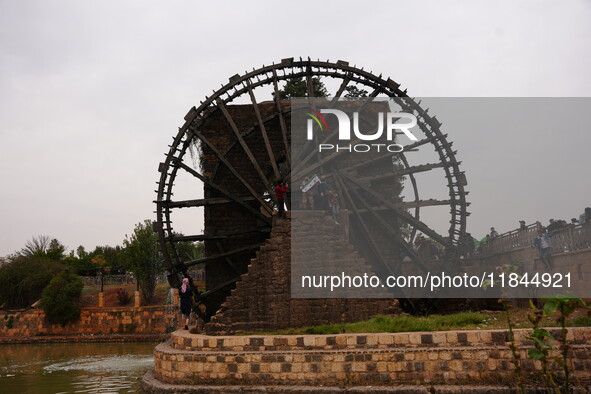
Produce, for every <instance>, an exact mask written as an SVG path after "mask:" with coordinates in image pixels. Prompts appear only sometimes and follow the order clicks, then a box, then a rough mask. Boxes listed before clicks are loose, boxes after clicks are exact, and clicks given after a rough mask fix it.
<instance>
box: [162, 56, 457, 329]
mask: <svg viewBox="0 0 591 394" xmlns="http://www.w3.org/2000/svg"><path fill="white" fill-rule="evenodd" d="M294 78H303V79H304V80H305V82H306V86H307V96H308V97H312V96H314V88H313V85H314V83H313V81H314V79H315V78H322V79H323V80H326V81H331V82H332V83H333V84H334V86H335V90H334V91H333V92H329V96H330V97H331V98H333V99H334V100H338V99H339V98H340V97H341V96H343V94H344V92H346V88H347V87H348V86H356V87H358V88H359V89H364V90H366V91H367V92H368V94H367V96H368V98H378V97H390V98H397V99H402V100H398V102H399V103H400V105H401V106H402V108H403V109H404V111H405V112H407V113H412V114H413V115H415V116H416V118H417V121H418V127H419V128H420V130H421V132H422V135H421V138H420V139H419V140H418V141H415V142H413V143H412V144H409V145H408V146H406V147H405V150H404V152H402V153H400V154H398V155H397V163H398V164H397V167H396V168H397V169H396V170H395V173H394V174H391V175H390V176H395V177H397V179H401V177H406V178H405V179H406V180H407V182H408V184H409V185H410V186H411V190H412V192H411V198H409V199H407V201H403V200H400V199H397V200H389V199H388V198H387V197H384V196H383V195H380V193H375V195H372V194H371V190H370V191H368V190H367V188H364V187H363V185H362V184H360V183H359V181H358V180H356V178H355V177H352V176H351V174H353V173H358V171H359V169H360V167H361V166H362V165H359V164H355V165H352V166H349V167H347V168H342V166H339V171H335V167H336V166H333V167H331V162H333V161H334V163H337V162H338V157H339V155H335V156H334V157H333V158H330V159H327V160H325V161H323V162H322V163H321V165H322V166H323V168H324V169H325V171H326V172H327V173H329V176H330V177H332V179H331V182H332V184H333V185H334V187H336V188H338V189H339V191H340V193H339V194H340V196H341V198H342V199H343V201H342V207H344V208H347V209H348V210H349V212H350V213H351V215H354V216H355V220H357V221H358V222H359V223H360V224H361V225H362V226H363V225H369V222H367V221H369V220H373V221H374V223H372V225H376V224H375V223H378V225H379V223H380V222H381V223H382V224H381V225H383V226H384V229H385V230H386V232H385V233H386V234H387V233H392V236H393V237H394V236H396V239H395V242H396V243H397V245H399V247H400V248H401V250H402V253H403V255H405V256H407V257H409V258H410V259H411V260H413V261H415V262H417V263H420V261H419V258H418V256H417V255H416V253H415V251H414V250H413V248H412V244H413V242H414V240H415V237H416V236H417V234H418V233H422V234H424V235H426V236H427V237H429V238H431V240H432V241H433V242H435V243H437V244H439V245H440V246H441V247H442V248H445V250H446V251H447V252H448V253H452V252H455V251H457V249H458V247H459V246H460V244H461V243H462V242H463V237H464V234H465V231H466V217H467V215H468V213H467V211H466V208H467V206H468V203H467V202H466V194H467V192H466V191H465V190H464V187H465V185H466V180H465V176H464V174H463V172H461V171H460V168H459V165H460V163H459V162H458V161H457V160H456V157H455V155H456V152H455V151H454V150H453V149H452V147H451V143H449V142H448V141H447V140H446V135H445V134H443V133H442V132H441V131H440V126H441V124H440V123H439V121H438V120H437V119H436V118H435V117H431V116H429V115H428V114H427V111H426V110H424V109H422V108H421V107H420V106H419V104H418V103H416V102H415V101H414V100H413V99H412V98H410V97H408V95H407V93H406V90H401V89H400V88H399V84H398V83H396V82H394V81H393V80H391V79H389V78H382V76H381V75H380V76H376V75H374V74H372V73H371V72H367V71H364V70H363V69H360V68H357V67H355V66H350V65H349V64H348V63H347V62H344V61H338V62H336V63H331V62H328V61H319V60H318V61H313V60H310V59H308V60H302V59H299V60H294V59H293V58H290V59H284V60H282V61H281V62H280V63H278V64H273V65H270V66H263V67H261V68H259V69H256V70H253V71H251V72H245V73H243V74H242V75H240V74H236V75H234V76H232V77H230V79H229V82H228V83H227V84H226V85H223V86H222V87H221V88H220V89H219V90H217V91H215V92H214V93H213V94H212V95H211V96H210V97H206V98H205V100H204V101H203V102H201V104H200V105H199V106H198V107H192V108H191V109H190V110H189V112H188V113H187V115H186V116H185V119H184V120H185V122H184V124H183V125H182V127H180V128H179V131H178V133H177V134H176V136H175V137H174V140H173V143H172V144H171V145H170V149H169V151H168V153H167V155H166V159H165V161H164V162H162V163H160V165H159V168H158V171H159V172H160V179H159V182H158V190H157V200H156V205H157V222H156V223H155V231H157V233H158V235H159V238H160V242H161V245H162V250H163V254H164V258H165V263H166V266H167V269H168V271H169V274H170V275H169V281H170V283H171V285H173V286H178V281H179V274H183V275H187V269H188V268H190V267H192V266H195V265H198V264H204V265H205V270H206V278H207V279H206V286H207V290H206V292H204V293H201V294H199V295H198V296H197V301H198V302H199V303H203V304H205V305H206V312H205V313H203V312H201V310H198V311H197V312H198V313H200V314H201V316H202V317H203V318H204V319H206V320H207V319H208V318H209V317H210V316H211V315H212V314H214V313H215V312H216V311H217V309H218V307H219V305H220V304H221V303H222V302H223V300H224V299H225V297H226V296H227V295H228V294H229V292H230V290H231V289H232V288H233V286H234V284H235V283H236V281H238V280H239V279H240V275H241V274H243V273H244V272H245V271H246V270H247V265H248V263H249V261H250V259H251V258H252V257H253V256H254V253H255V252H256V250H257V249H258V248H259V247H260V245H261V244H262V243H263V242H264V241H265V239H267V238H268V236H269V233H270V231H271V226H272V215H273V214H274V211H275V210H276V207H275V204H276V202H275V199H274V193H273V187H274V185H275V183H276V182H277V180H279V179H288V180H291V181H292V184H294V185H295V184H298V182H299V181H300V179H301V178H302V177H303V176H304V175H306V174H308V173H310V171H313V170H314V169H316V168H318V166H319V164H318V162H314V160H312V157H313V156H314V155H313V154H311V151H310V149H311V148H310V147H309V146H306V145H305V144H302V145H301V149H300V147H297V148H296V149H292V147H291V132H290V119H291V105H290V102H289V101H286V100H283V101H282V100H281V99H280V95H279V90H280V89H281V87H282V85H283V84H284V83H285V82H286V81H288V80H290V79H294ZM324 138H325V140H324V141H325V142H329V141H330V140H331V138H334V135H331V134H329V135H326V136H325V137H324ZM427 146H431V147H432V148H434V150H435V152H436V155H437V157H438V161H437V162H433V163H421V164H412V165H411V164H409V160H408V158H407V155H409V154H413V153H408V152H414V151H417V150H418V149H421V148H425V147H427ZM390 156H392V155H391V154H390ZM435 169H441V170H442V174H443V175H442V184H444V185H445V187H446V188H447V190H448V198H445V199H441V198H440V199H437V198H430V197H429V196H421V195H420V193H419V182H418V181H417V176H416V175H417V174H419V173H424V172H429V171H432V170H435ZM369 176H370V175H368V177H369ZM371 176H372V177H373V178H372V179H368V182H372V181H374V180H375V181H379V179H378V178H379V176H378V177H376V176H375V175H371ZM181 179H182V180H183V181H184V186H183V187H182V188H181V187H180V186H177V183H178V182H179V181H180V180H181ZM362 183H363V182H362ZM364 193H366V194H367V193H370V194H369V195H368V197H367V198H364V197H363V194H364ZM430 206H448V207H449V214H450V220H449V223H450V226H449V229H448V231H447V234H445V233H438V232H437V231H435V230H434V229H433V228H431V227H430V226H429V225H428V224H427V223H424V222H423V221H422V220H421V209H422V208H425V207H430ZM191 210H200V211H201V212H202V218H203V219H201V218H200V216H199V215H193V219H191V221H189V222H187V220H186V219H185V220H184V223H185V226H186V223H189V227H190V226H194V227H193V229H194V230H191V229H189V230H187V228H182V229H180V230H179V229H175V227H174V225H175V221H177V217H181V215H182V213H183V212H190V211H191ZM377 211H380V212H382V213H381V214H379V215H376V214H375V213H373V214H372V212H377ZM384 211H386V212H387V214H388V215H393V217H396V219H397V220H398V222H400V223H402V224H404V225H405V226H406V228H407V229H408V231H407V232H406V234H404V235H396V234H395V233H396V232H395V231H393V230H394V229H392V228H391V224H389V223H388V222H387V221H384V220H380V217H382V218H383V217H386V216H384V214H383V212H384ZM200 220H203V221H204V222H200ZM200 228H201V230H199V229H200ZM198 230H199V231H198ZM188 241H190V242H194V241H204V242H205V257H201V258H197V259H187V258H186V257H184V256H181V254H180V253H179V252H178V245H179V243H182V242H188ZM366 241H369V243H370V244H371V243H372V240H371V239H370V240H366ZM376 253H377V254H378V255H379V254H380V252H379V251H376ZM378 257H379V256H378ZM262 285H264V284H262Z"/></svg>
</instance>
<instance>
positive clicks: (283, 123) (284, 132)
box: [273, 69, 291, 166]
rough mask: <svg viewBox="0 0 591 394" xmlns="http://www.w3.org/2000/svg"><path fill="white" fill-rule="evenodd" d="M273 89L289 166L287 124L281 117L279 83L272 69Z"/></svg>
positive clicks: (289, 151) (289, 150)
mask: <svg viewBox="0 0 591 394" xmlns="http://www.w3.org/2000/svg"><path fill="white" fill-rule="evenodd" d="M273 91H274V93H275V94H274V100H275V107H276V108H277V115H278V116H279V124H280V125H281V135H282V137H283V145H285V157H286V158H287V165H288V166H291V147H290V144H289V140H288V138H287V126H286V125H285V118H284V117H283V108H282V107H281V97H279V85H278V83H277V72H276V71H275V69H273Z"/></svg>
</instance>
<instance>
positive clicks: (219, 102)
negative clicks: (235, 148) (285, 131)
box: [216, 99, 273, 195]
mask: <svg viewBox="0 0 591 394" xmlns="http://www.w3.org/2000/svg"><path fill="white" fill-rule="evenodd" d="M216 104H217V106H218V108H220V109H221V110H222V112H223V114H224V116H225V117H226V120H227V121H228V123H229V124H230V127H231V128H232V131H233V132H234V135H235V136H236V138H237V139H238V142H240V146H242V149H243V150H244V153H246V156H248V159H249V160H250V162H251V163H252V165H253V166H254V168H255V169H256V171H257V173H258V174H259V177H260V178H261V180H262V182H263V185H264V187H265V188H266V189H267V191H268V192H269V195H273V189H272V188H271V184H270V182H269V180H268V179H267V177H266V176H265V174H264V173H263V170H262V169H261V166H259V163H258V161H257V159H256V158H255V157H254V155H253V154H252V152H251V150H250V148H249V147H248V145H247V144H246V141H244V138H242V134H241V133H240V130H238V126H236V123H235V122H234V119H232V116H231V115H230V113H229V112H228V109H227V108H226V105H225V104H224V102H223V101H222V100H220V99H218V100H217V101H216Z"/></svg>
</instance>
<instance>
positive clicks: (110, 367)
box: [0, 343, 156, 394]
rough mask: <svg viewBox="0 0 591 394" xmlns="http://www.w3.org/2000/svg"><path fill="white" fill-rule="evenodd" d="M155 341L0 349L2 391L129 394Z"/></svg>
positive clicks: (144, 368)
mask: <svg viewBox="0 0 591 394" xmlns="http://www.w3.org/2000/svg"><path fill="white" fill-rule="evenodd" d="M155 346H156V344H155V343H73V344H65V343H64V344H61V343H60V344H21V345H0V393H40V394H41V393H43V394H45V393H133V392H140V381H141V377H142V376H143V375H144V373H146V371H148V370H149V369H150V368H151V367H152V365H153V351H154V347H155Z"/></svg>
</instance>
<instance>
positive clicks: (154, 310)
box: [0, 306, 176, 338]
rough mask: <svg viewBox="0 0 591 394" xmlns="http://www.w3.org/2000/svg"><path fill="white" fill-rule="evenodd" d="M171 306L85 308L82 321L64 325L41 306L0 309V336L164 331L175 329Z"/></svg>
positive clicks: (157, 332)
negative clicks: (52, 319) (51, 319)
mask: <svg viewBox="0 0 591 394" xmlns="http://www.w3.org/2000/svg"><path fill="white" fill-rule="evenodd" d="M175 317H176V316H175V314H174V313H173V312H172V311H171V310H170V307H164V306H144V307H139V308H128V307H120V308H85V309H82V313H81V316H80V320H79V321H77V322H73V323H69V324H67V325H66V326H64V327H62V326H60V325H59V324H51V323H49V322H48V321H47V320H46V319H45V313H44V312H43V310H42V309H27V310H19V311H0V338H2V337H8V338H17V337H37V336H42V335H84V334H86V335H89V334H94V335H100V334H164V333H166V332H170V331H171V330H172V329H175V328H176V327H175V326H174V324H175V320H174V319H175Z"/></svg>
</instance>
